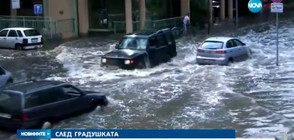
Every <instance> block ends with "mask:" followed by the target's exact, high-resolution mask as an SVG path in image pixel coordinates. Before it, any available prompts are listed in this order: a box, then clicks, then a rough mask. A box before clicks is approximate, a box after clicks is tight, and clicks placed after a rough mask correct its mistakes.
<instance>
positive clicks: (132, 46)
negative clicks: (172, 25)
mask: <svg viewBox="0 0 294 140" xmlns="http://www.w3.org/2000/svg"><path fill="white" fill-rule="evenodd" d="M176 55H177V51H176V43H175V39H174V36H173V34H172V32H171V30H170V29H163V30H159V31H142V32H139V33H132V34H128V35H125V36H124V37H123V39H122V40H121V41H120V43H119V44H118V45H117V46H116V50H114V51H111V52H109V53H107V54H105V55H104V56H102V58H101V65H102V66H115V67H119V68H123V69H135V68H148V67H153V66H156V65H159V64H161V63H163V62H167V61H169V60H170V59H171V58H173V57H175V56H176Z"/></svg>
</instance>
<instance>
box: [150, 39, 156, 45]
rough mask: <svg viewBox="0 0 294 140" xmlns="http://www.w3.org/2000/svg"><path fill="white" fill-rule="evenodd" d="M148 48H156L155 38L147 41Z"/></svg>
mask: <svg viewBox="0 0 294 140" xmlns="http://www.w3.org/2000/svg"><path fill="white" fill-rule="evenodd" d="M149 46H150V47H154V46H156V38H155V37H151V38H150V39H149Z"/></svg>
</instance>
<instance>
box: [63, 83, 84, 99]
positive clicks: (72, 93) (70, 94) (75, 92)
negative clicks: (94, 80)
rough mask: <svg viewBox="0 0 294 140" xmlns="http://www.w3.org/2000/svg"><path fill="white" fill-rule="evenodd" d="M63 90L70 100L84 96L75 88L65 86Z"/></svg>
mask: <svg viewBox="0 0 294 140" xmlns="http://www.w3.org/2000/svg"><path fill="white" fill-rule="evenodd" d="M62 89H63V91H64V93H65V94H66V95H67V96H68V97H69V98H73V97H79V96H81V95H82V93H81V91H79V90H77V89H76V88H74V87H73V86H69V85H67V86H63V87H62Z"/></svg>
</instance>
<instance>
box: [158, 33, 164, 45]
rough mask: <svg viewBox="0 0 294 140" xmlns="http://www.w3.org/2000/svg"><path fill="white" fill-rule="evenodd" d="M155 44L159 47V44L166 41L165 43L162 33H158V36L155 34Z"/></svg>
mask: <svg viewBox="0 0 294 140" xmlns="http://www.w3.org/2000/svg"><path fill="white" fill-rule="evenodd" d="M157 43H158V44H157V46H158V47H160V46H164V45H165V44H166V43H165V39H164V37H163V35H162V34H159V35H158V36H157Z"/></svg>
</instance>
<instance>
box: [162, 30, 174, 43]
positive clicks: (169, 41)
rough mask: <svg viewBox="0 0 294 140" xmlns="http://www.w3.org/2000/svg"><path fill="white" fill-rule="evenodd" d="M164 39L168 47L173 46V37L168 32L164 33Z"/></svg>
mask: <svg viewBox="0 0 294 140" xmlns="http://www.w3.org/2000/svg"><path fill="white" fill-rule="evenodd" d="M164 37H165V38H166V40H167V43H168V44H169V45H171V44H173V36H172V34H171V33H170V32H167V33H165V34H164Z"/></svg>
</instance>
